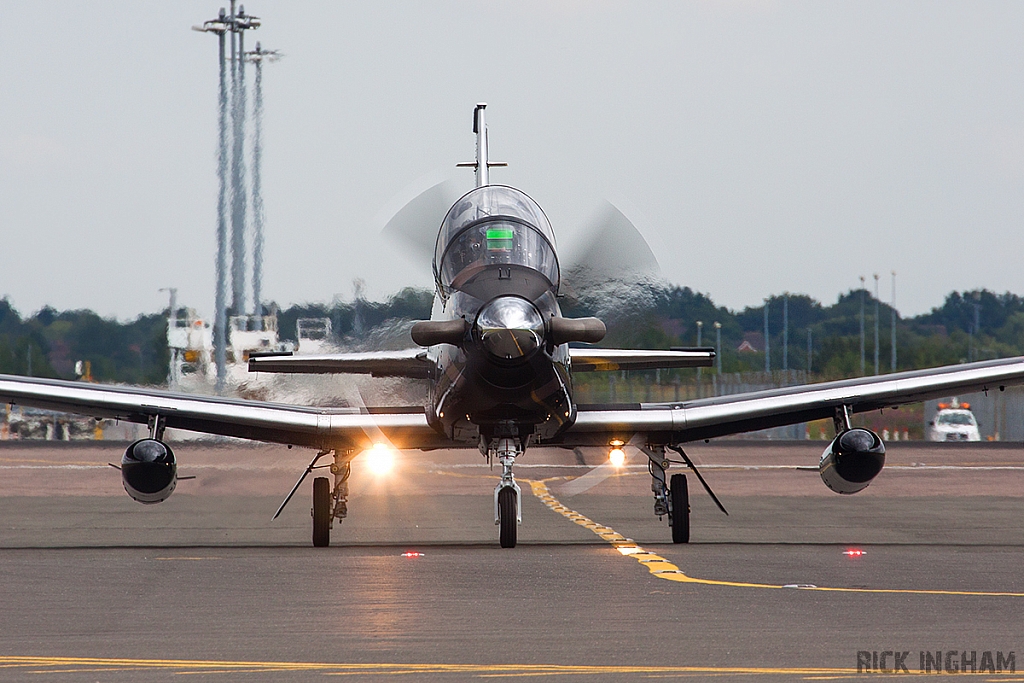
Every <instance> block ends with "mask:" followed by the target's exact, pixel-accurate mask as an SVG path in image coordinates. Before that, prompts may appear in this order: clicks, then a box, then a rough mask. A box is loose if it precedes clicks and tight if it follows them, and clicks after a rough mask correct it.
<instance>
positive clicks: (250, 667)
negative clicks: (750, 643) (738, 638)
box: [0, 655, 857, 678]
mask: <svg viewBox="0 0 1024 683" xmlns="http://www.w3.org/2000/svg"><path fill="white" fill-rule="evenodd" d="M0 665H8V666H10V665H21V666H32V667H36V668H37V669H40V670H39V671H32V672H31V673H55V672H57V671H58V669H57V667H60V668H59V671H60V672H62V673H65V672H66V673H77V672H88V671H139V670H172V671H174V673H175V674H185V675H189V674H191V675H202V674H214V673H267V672H271V671H274V672H284V671H313V672H319V673H322V674H324V675H349V676H351V675H365V676H379V675H381V674H385V675H407V674H420V675H423V674H432V673H437V674H452V673H457V674H475V675H476V676H477V677H486V678H491V677H499V676H501V677H505V676H507V677H519V676H562V675H573V674H575V675H579V674H584V675H622V674H635V675H640V676H644V677H661V676H686V675H689V676H709V675H718V676H751V675H780V674H782V675H787V674H788V675H793V676H834V677H841V678H845V677H848V676H855V675H856V674H857V672H856V670H855V669H840V668H820V667H743V666H728V667H715V666H623V665H607V666H605V665H587V664H584V665H572V664H392V663H384V662H372V663H363V664H354V663H342V662H252V661H214V660H187V659H121V658H109V659H108V658H102V657H23V656H13V655H7V656H0Z"/></svg>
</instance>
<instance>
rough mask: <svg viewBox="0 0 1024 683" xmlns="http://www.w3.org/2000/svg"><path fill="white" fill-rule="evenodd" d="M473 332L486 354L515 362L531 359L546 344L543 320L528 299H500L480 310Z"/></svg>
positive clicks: (513, 297)
mask: <svg viewBox="0 0 1024 683" xmlns="http://www.w3.org/2000/svg"><path fill="white" fill-rule="evenodd" d="M474 332H475V336H476V338H477V341H478V342H479V344H480V346H482V347H483V349H484V350H485V351H487V353H489V354H491V355H492V356H494V357H495V358H498V359H501V360H506V361H514V360H517V359H519V358H525V357H527V356H529V355H530V354H532V353H533V352H534V351H536V350H537V349H538V348H540V346H541V345H542V344H543V343H544V318H543V317H541V314H540V312H539V311H538V310H537V308H536V306H534V305H533V304H532V303H530V302H529V301H527V300H526V299H523V298H520V297H517V296H501V297H498V298H497V299H493V300H491V301H490V302H488V303H487V304H486V305H484V307H483V308H481V309H480V313H479V314H478V315H477V317H476V324H475V325H474Z"/></svg>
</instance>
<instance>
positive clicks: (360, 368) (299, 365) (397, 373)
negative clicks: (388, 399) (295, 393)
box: [249, 348, 433, 379]
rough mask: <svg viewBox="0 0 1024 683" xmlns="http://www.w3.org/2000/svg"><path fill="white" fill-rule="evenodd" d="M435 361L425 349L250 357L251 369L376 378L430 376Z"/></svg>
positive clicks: (278, 354) (252, 370)
mask: <svg viewBox="0 0 1024 683" xmlns="http://www.w3.org/2000/svg"><path fill="white" fill-rule="evenodd" d="M432 369H433V364H432V363H431V362H430V361H429V360H427V352H426V350H425V349H419V348H417V349H402V350H401V351H364V352H356V353H332V354H325V355H308V356H306V355H292V354H290V353H273V354H267V355H254V356H251V357H250V358H249V372H288V373H301V374H341V373H356V374H367V375H373V376H374V377H411V378H414V379H426V378H428V377H430V373H431V370H432Z"/></svg>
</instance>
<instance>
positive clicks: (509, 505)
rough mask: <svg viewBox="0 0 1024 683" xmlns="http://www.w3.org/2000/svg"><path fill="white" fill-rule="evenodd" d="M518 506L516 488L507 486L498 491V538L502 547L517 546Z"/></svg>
mask: <svg viewBox="0 0 1024 683" xmlns="http://www.w3.org/2000/svg"><path fill="white" fill-rule="evenodd" d="M517 507H518V506H517V505H516V490H515V489H514V488H512V487H511V486H506V487H505V488H503V489H501V490H500V491H498V524H499V526H498V539H499V540H500V541H501V547H502V548H515V547H516V531H517V526H518V520H517V519H516V518H517V517H518V514H517V510H516V508H517Z"/></svg>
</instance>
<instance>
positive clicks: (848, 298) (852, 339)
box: [0, 283, 1024, 385]
mask: <svg viewBox="0 0 1024 683" xmlns="http://www.w3.org/2000/svg"><path fill="white" fill-rule="evenodd" d="M626 289H629V292H628V296H625V295H624V294H623V291H624V289H623V288H619V289H617V290H609V291H607V292H604V293H601V294H599V295H596V296H592V297H590V298H589V299H588V298H587V297H585V296H584V297H566V298H565V299H564V300H563V302H562V307H563V311H564V313H565V314H566V315H569V316H582V315H593V314H596V315H599V316H600V317H602V319H604V320H606V322H607V323H608V326H609V332H608V336H607V338H606V340H605V342H603V343H602V345H603V346H618V347H624V348H653V349H667V348H670V347H672V346H694V345H696V343H697V328H698V325H697V321H701V322H702V323H703V326H702V328H701V333H702V338H701V343H702V345H704V346H715V345H716V341H717V339H716V329H715V323H718V324H719V325H720V326H721V327H720V335H721V346H720V348H721V359H722V370H723V372H748V371H763V370H764V368H765V336H764V331H765V306H767V309H768V336H767V342H768V343H767V346H768V353H769V354H770V365H771V368H772V369H773V370H778V369H782V368H783V363H784V360H785V364H786V365H787V366H788V368H789V369H791V370H807V369H808V364H810V370H811V375H812V376H813V377H814V378H816V379H838V378H844V377H855V376H858V375H860V374H861V321H862V315H861V311H862V308H863V311H864V313H863V324H864V358H865V372H866V374H872V373H873V372H874V356H875V348H874V338H875V335H874V330H875V317H876V314H875V311H876V301H875V299H874V297H873V295H872V294H871V293H870V292H867V291H865V290H851V291H849V292H846V293H844V294H842V295H840V296H839V297H838V299H837V300H836V302H835V303H833V304H831V305H825V304H823V303H821V302H819V301H816V300H815V299H813V298H811V297H809V296H807V295H803V294H779V295H773V296H771V297H769V298H768V299H767V300H766V303H765V304H762V305H760V306H750V307H747V308H744V309H743V310H740V311H732V310H729V309H727V308H725V307H721V306H716V305H715V303H714V302H713V301H712V299H711V298H710V297H709V296H708V295H707V294H702V293H700V292H695V291H693V290H692V289H690V288H689V287H682V286H668V285H664V284H658V283H648V284H641V285H636V286H632V287H630V288H626ZM609 292H611V293H609ZM624 296H625V298H623V297H624ZM431 300H432V293H431V292H430V291H428V290H424V289H414V288H406V289H403V290H402V291H400V292H398V293H397V294H396V295H394V296H393V297H391V298H390V299H388V300H387V301H382V302H371V301H366V300H362V299H360V300H357V301H354V302H344V301H335V302H333V303H331V304H297V305H293V306H290V307H287V308H284V309H281V310H280V311H279V312H278V314H277V315H278V329H279V331H280V335H281V338H282V339H295V336H296V332H295V330H296V321H297V320H298V319H299V318H330V320H331V323H332V329H333V333H334V335H335V336H336V337H337V339H338V341H339V342H341V343H342V344H344V343H346V342H347V343H355V342H358V340H359V339H360V338H363V337H365V336H367V335H369V334H371V333H372V331H373V330H374V329H376V328H378V327H380V326H382V325H384V324H386V323H389V322H394V321H400V320H416V319H425V318H428V317H429V315H430V307H431ZM272 307H273V308H275V309H276V306H272ZM877 311H878V313H877V318H878V329H879V334H878V357H879V368H880V372H883V373H885V372H889V371H890V363H891V357H892V356H891V348H892V346H891V339H892V321H893V319H895V322H896V347H897V368H896V369H897V370H910V369H917V368H926V367H932V366H935V365H945V364H955V363H960V362H965V361H968V360H984V359H989V358H1000V357H1007V356H1015V355H1024V299H1022V298H1021V297H1020V296H1018V295H1016V294H1012V293H1009V292H1007V293H1004V294H997V293H995V292H991V291H988V290H985V289H982V290H974V291H965V292H952V293H950V294H948V295H947V296H946V298H945V301H944V302H943V303H942V305H941V306H938V307H936V308H933V309H932V310H931V311H929V312H928V313H925V314H923V315H919V316H915V317H912V318H903V317H901V316H900V315H899V314H898V313H897V314H896V315H895V318H894V316H893V311H892V308H891V307H890V306H889V305H888V304H886V303H885V302H881V301H879V302H877ZM167 313H168V311H167V310H164V311H162V312H160V313H152V314H144V315H140V316H138V317H137V318H135V319H134V320H130V321H125V322H121V321H118V320H114V319H110V318H103V317H100V316H99V315H97V314H96V313H94V312H92V311H89V310H76V311H63V312H61V311H56V310H54V309H53V308H51V307H45V308H43V309H41V310H40V311H38V312H37V313H35V314H33V315H30V316H27V317H23V316H22V315H21V314H19V313H18V311H17V310H15V309H14V308H13V307H12V306H11V304H10V302H9V301H8V300H7V299H0V373H6V374H15V375H32V376H36V377H51V378H63V379H71V378H74V377H76V371H75V364H76V361H89V363H90V364H91V372H92V376H93V378H95V379H96V380H97V381H101V382H121V383H129V384H143V385H159V384H162V383H164V382H165V381H166V377H167V364H168V361H169V353H168V349H167ZM784 317H785V319H786V323H787V324H786V325H784ZM787 327H788V330H787V329H786V328H787ZM808 331H810V353H809V354H808ZM784 339H788V345H786V349H785V350H784V344H783V341H784Z"/></svg>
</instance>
